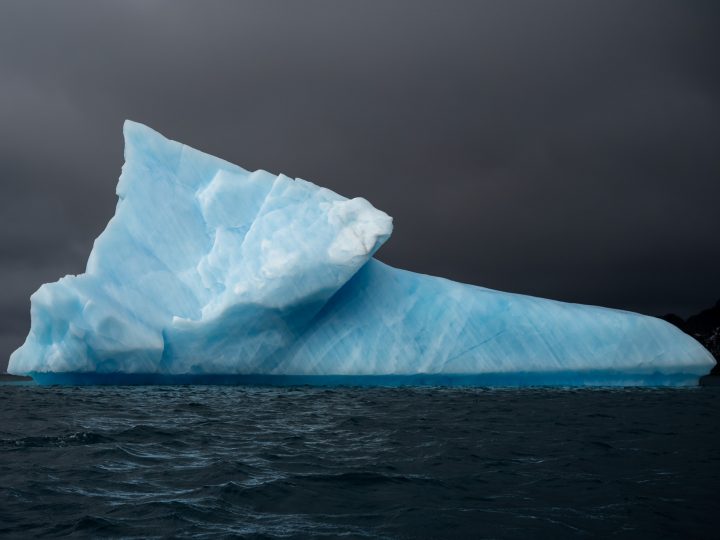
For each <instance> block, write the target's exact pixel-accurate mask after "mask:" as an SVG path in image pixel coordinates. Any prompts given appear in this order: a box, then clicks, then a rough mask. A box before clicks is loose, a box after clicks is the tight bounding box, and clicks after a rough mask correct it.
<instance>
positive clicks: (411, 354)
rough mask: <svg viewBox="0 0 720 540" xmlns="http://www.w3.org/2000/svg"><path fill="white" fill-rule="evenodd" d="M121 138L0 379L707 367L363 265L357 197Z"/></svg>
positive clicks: (568, 318)
mask: <svg viewBox="0 0 720 540" xmlns="http://www.w3.org/2000/svg"><path fill="white" fill-rule="evenodd" d="M124 135H125V165H124V166H123V171H122V174H121V176H120V181H119V182H118V186H117V194H118V198H119V200H118V205H117V209H116V212H115V216H114V217H113V218H112V219H111V220H110V222H109V223H108V225H107V227H106V229H105V231H103V233H102V234H101V235H100V236H99V237H98V238H97V240H96V241H95V245H94V246H93V250H92V252H91V254H90V258H89V260H88V264H87V269H86V272H85V273H84V274H81V275H78V276H66V277H64V278H62V279H61V280H59V281H58V282H56V283H51V284H45V285H43V286H42V287H41V288H40V289H39V290H38V291H37V292H36V293H35V294H33V295H32V297H31V320H32V324H31V330H30V333H29V335H28V337H27V339H26V341H25V343H24V344H23V346H22V347H20V348H19V349H18V350H17V351H15V352H14V353H13V355H12V356H11V358H10V364H9V368H8V370H9V371H10V372H11V373H16V374H27V373H30V374H33V376H34V377H35V378H36V379H38V380H40V381H42V382H58V381H65V382H113V381H123V382H133V381H137V382H143V381H151V382H162V381H163V380H168V381H170V380H172V381H179V380H182V381H187V382H191V381H193V380H210V379H208V378H207V377H208V376H210V375H212V376H219V375H222V376H236V377H240V378H239V379H238V378H236V379H234V380H240V381H242V380H248V381H252V380H256V379H252V377H258V376H260V377H266V378H264V379H262V381H272V380H273V379H272V378H273V377H275V378H276V380H284V381H289V382H313V381H320V382H322V381H330V382H332V381H342V382H358V381H360V382H362V381H365V382H368V381H370V382H369V384H373V382H372V381H376V382H379V383H383V381H384V382H387V383H389V384H394V383H396V382H398V381H403V380H406V379H404V378H403V377H415V379H413V380H414V381H416V382H417V381H420V382H423V381H426V380H427V381H430V382H432V381H436V382H438V381H439V382H447V383H453V382H459V383H468V384H494V383H497V384H536V383H540V384H542V383H547V384H644V383H649V384H656V383H663V384H665V383H668V384H684V383H689V384H693V383H695V382H697V378H698V377H699V376H701V375H703V374H705V373H707V371H709V369H710V367H711V366H712V365H713V363H714V360H713V358H712V357H711V355H710V354H709V353H708V352H707V351H706V350H705V349H704V348H703V347H702V346H701V345H700V344H699V343H697V342H696V341H695V340H693V339H692V338H691V337H689V336H687V335H685V334H683V333H682V332H681V331H679V330H678V329H676V328H675V327H674V326H672V325H670V324H668V323H665V322H664V321H662V320H659V319H655V318H652V317H645V316H641V315H637V314H634V313H628V312H623V311H618V310H610V309H603V308H596V307H589V306H581V305H574V304H566V303H562V302H555V301H552V300H543V299H539V298H532V297H527V296H522V295H514V294H509V293H501V292H497V291H492V290H489V289H484V288H481V287H475V286H471V285H464V284H460V283H455V282H452V281H448V280H445V279H441V278H435V277H430V276H425V275H420V274H415V273H412V272H407V271H403V270H398V269H395V268H391V267H389V266H386V265H384V264H382V263H380V262H378V261H376V260H374V259H371V257H372V255H373V254H374V253H375V252H376V251H377V249H378V248H379V247H380V246H381V245H382V243H383V242H384V241H385V240H387V238H388V237H389V236H390V233H391V231H392V220H391V218H390V217H389V216H387V214H385V213H384V212H381V211H379V210H377V209H375V208H373V207H372V206H371V205H370V203H368V202H367V201H366V200H365V199H362V198H356V199H352V200H348V199H346V198H345V197H342V196H340V195H338V194H336V193H334V192H332V191H330V190H327V189H324V188H321V187H318V186H316V185H314V184H312V183H310V182H306V181H304V180H299V179H298V180H292V179H290V178H288V177H286V176H283V175H279V176H275V175H272V174H270V173H267V172H265V171H255V172H253V173H250V172H248V171H246V170H244V169H242V168H240V167H237V166H235V165H232V164H230V163H227V162H225V161H223V160H220V159H218V158H215V157H213V156H209V155H207V154H204V153H202V152H199V151H197V150H194V149H192V148H189V147H187V146H185V145H182V144H180V143H177V142H174V141H169V140H167V139H165V138H164V137H163V136H161V135H160V134H158V133H156V132H155V131H153V130H151V129H150V128H148V127H146V126H143V125H141V124H137V123H134V122H129V121H128V122H126V123H125V126H124ZM73 374H75V375H73ZM133 376H135V377H133ZM148 376H151V377H149V378H148ZM418 376H420V377H421V378H422V377H425V378H422V380H421V379H418V378H417V377H418ZM427 376H430V378H429V379H428V378H427ZM163 377H164V378H163ZM173 377H175V378H174V379H173ZM178 377H180V379H178ZM242 377H251V378H250V379H247V378H245V379H243V378H242ZM267 377H270V379H268V378H267ZM323 377H324V378H325V379H323ZM328 377H329V379H328ZM333 377H340V378H341V379H336V378H333ZM358 377H360V379H358ZM362 377H365V378H364V379H362ZM432 377H435V379H433V378H432ZM313 378H315V379H313ZM353 378H354V379H353ZM212 380H215V379H212Z"/></svg>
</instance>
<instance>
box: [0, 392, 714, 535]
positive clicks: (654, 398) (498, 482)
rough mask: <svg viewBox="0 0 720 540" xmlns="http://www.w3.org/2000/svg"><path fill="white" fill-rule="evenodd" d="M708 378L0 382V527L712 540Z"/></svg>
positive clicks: (77, 531) (13, 531)
mask: <svg viewBox="0 0 720 540" xmlns="http://www.w3.org/2000/svg"><path fill="white" fill-rule="evenodd" d="M719 493H720V388H718V387H693V388H663V389H660V388H657V389H652V388H650V389H641V388H626V389H619V388H614V389H547V388H545V389H541V388H536V389H533V388H524V389H483V388H476V389H475V388H474V389H468V388H465V389H463V388H407V387H405V388H350V387H346V388H345V387H337V388H316V387H289V388H275V387H243V386H125V387H124V386H107V387H39V386H34V385H29V384H3V385H0V537H3V538H28V537H36V536H46V537H58V536H66V535H70V536H74V537H92V538H96V537H123V538H167V537H177V538H216V537H247V538H308V537H320V538H338V537H342V538H518V539H526V538H609V537H614V538H683V539H685V538H716V537H717V535H718V531H717V528H718V527H717V515H716V514H715V512H717V511H718V510H720V495H719Z"/></svg>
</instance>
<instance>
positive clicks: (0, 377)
mask: <svg viewBox="0 0 720 540" xmlns="http://www.w3.org/2000/svg"><path fill="white" fill-rule="evenodd" d="M22 381H32V377H25V376H24V375H10V374H9V373H0V382H22Z"/></svg>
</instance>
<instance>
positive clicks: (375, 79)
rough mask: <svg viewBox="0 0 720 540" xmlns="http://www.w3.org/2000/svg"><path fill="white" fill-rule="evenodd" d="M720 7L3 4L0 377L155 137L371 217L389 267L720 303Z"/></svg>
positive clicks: (613, 297)
mask: <svg viewBox="0 0 720 540" xmlns="http://www.w3.org/2000/svg"><path fill="white" fill-rule="evenodd" d="M718 28H720V4H719V3H717V2H714V1H707V2H703V1H695V2H686V1H677V2H662V1H658V0H652V1H648V2H635V1H616V2H615V1H597V2H587V1H577V0H569V1H566V2H557V1H543V2H537V1H528V2H511V1H500V0H498V1H495V2H479V1H475V2H448V1H437V2H420V1H418V0H411V1H408V2H399V1H389V2H386V1H383V2H379V1H378V2H368V1H363V2H342V1H336V0H334V1H327V2H268V1H262V2H253V3H249V2H248V3H245V2H209V1H197V2H179V1H172V2H170V1H168V2H159V1H146V0H143V1H124V2H100V1H97V0H92V1H87V2H71V1H65V2H55V1H49V2H33V1H27V0H23V1H17V2H14V1H3V2H2V3H0V256H1V259H0V260H1V266H0V370H3V369H4V367H5V363H6V361H7V357H8V356H9V354H10V352H11V351H12V350H13V349H14V348H16V347H17V346H18V345H19V344H20V343H21V342H22V340H23V339H24V336H25V335H26V334H27V331H28V329H29V321H30V319H29V307H30V304H29V296H30V294H31V293H32V292H33V291H35V290H36V289H37V288H38V287H39V286H40V285H41V284H42V283H43V282H46V281H55V280H57V279H58V278H59V277H61V276H63V275H65V274H67V273H79V272H82V271H83V269H84V265H85V262H86V260H87V256H88V254H89V252H90V249H91V247H92V241H93V239H94V238H95V237H96V236H97V235H98V234H99V233H100V231H101V230H102V229H103V227H104V226H105V224H106V223H107V221H108V219H109V218H110V217H111V216H112V214H113V211H114V207H115V202H116V198H115V184H116V182H117V178H118V176H119V174H120V167H121V166H122V155H123V148H122V122H123V120H124V119H125V118H130V119H133V120H137V121H139V122H143V123H145V124H148V125H150V126H151V127H153V128H155V129H157V130H158V131H160V132H161V133H163V134H165V135H166V136H168V137H169V138H172V139H175V140H179V141H181V142H184V143H187V144H189V145H191V146H194V147H197V148H199V149H201V150H204V151H206V152H210V153H212V154H215V155H218V156H221V157H223V158H225V159H227V160H229V161H233V162H235V163H238V164H239V165H241V166H243V167H245V168H246V169H257V168H263V169H266V170H269V171H272V172H275V173H280V172H283V173H285V174H287V175H288V176H292V177H301V178H305V179H307V180H311V181H313V182H315V183H317V184H320V185H323V186H326V187H328V188H330V189H333V190H335V191H337V192H339V193H341V194H343V195H346V196H348V197H352V196H363V197H365V198H367V199H368V200H369V201H370V202H372V203H373V204H374V205H375V206H376V207H378V208H381V209H382V210H385V211H386V212H388V213H389V214H390V215H392V216H393V217H394V218H395V232H394V233H393V236H392V238H391V239H390V240H389V241H388V242H387V244H386V245H385V246H384V247H383V248H382V249H381V250H380V252H379V254H378V257H379V258H380V259H382V260H383V261H385V262H387V263H390V264H392V265H395V266H401V267H404V268H408V269H410V270H415V271H418V272H423V273H428V274H435V275H442V276H445V277H449V278H451V279H456V280H460V281H464V282H468V283H475V284H479V285H484V286H487V287H491V288H497V289H501V290H507V291H514V292H522V293H527V294H533V295H538V296H544V297H551V298H556V299H561V300H567V301H572V302H583V303H591V304H599V305H604V306H611V307H619V308H624V309H631V310H635V311H640V312H644V313H650V314H663V313H666V312H670V311H673V312H678V313H680V314H683V315H687V314H690V313H692V312H694V311H697V310H699V309H701V308H703V307H707V306H709V305H711V304H713V303H714V302H715V301H716V300H717V299H718V298H720V249H719V248H720V240H719V231H720V61H719V58H720V32H718Z"/></svg>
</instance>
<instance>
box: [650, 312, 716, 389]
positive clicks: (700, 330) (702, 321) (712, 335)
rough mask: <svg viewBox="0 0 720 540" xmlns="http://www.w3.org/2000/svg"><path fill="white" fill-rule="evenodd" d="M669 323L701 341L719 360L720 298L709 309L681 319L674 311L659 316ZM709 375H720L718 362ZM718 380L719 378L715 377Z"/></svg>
mask: <svg viewBox="0 0 720 540" xmlns="http://www.w3.org/2000/svg"><path fill="white" fill-rule="evenodd" d="M660 318H661V319H664V320H666V321H667V322H669V323H672V324H674V325H675V326H677V327H678V328H679V329H680V330H682V331H683V332H685V333H686V334H690V335H691V336H692V337H694V338H695V339H697V340H698V341H699V342H700V343H702V344H703V345H704V346H705V348H706V349H707V350H708V351H710V353H711V354H712V355H713V356H714V357H715V360H717V361H718V362H720V300H718V301H717V302H716V303H715V305H714V306H713V307H711V308H709V309H705V310H703V311H701V312H700V313H698V314H696V315H691V316H690V317H688V318H687V319H683V318H682V317H679V316H678V315H675V314H674V313H669V314H667V315H663V316H662V317H660ZM710 376H711V377H720V363H718V364H715V367H714V368H713V369H712V371H711V372H710ZM715 380H718V381H720V379H715Z"/></svg>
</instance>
